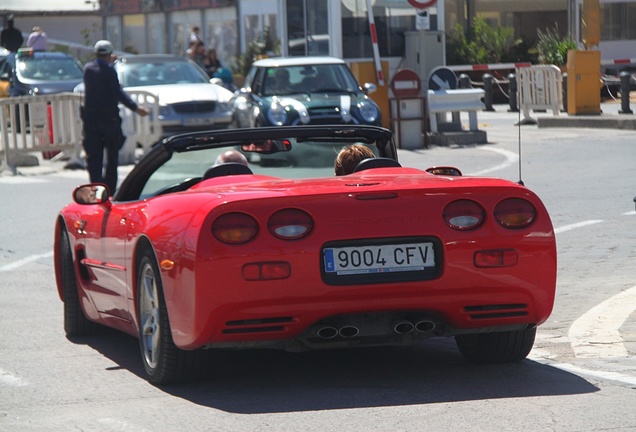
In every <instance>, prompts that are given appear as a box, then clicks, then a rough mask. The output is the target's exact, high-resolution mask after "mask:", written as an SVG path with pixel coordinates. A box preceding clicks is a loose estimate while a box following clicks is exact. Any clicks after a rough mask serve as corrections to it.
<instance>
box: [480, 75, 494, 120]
mask: <svg viewBox="0 0 636 432" xmlns="http://www.w3.org/2000/svg"><path fill="white" fill-rule="evenodd" d="M483 80H484V91H485V92H486V94H485V95H484V105H485V106H486V108H485V109H484V111H494V110H495V109H494V108H493V107H492V92H493V86H492V84H493V81H494V78H493V77H492V75H490V74H484V77H483Z"/></svg>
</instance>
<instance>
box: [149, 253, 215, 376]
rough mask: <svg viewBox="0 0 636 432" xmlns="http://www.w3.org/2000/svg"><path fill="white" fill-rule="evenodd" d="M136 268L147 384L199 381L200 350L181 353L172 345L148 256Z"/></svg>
mask: <svg viewBox="0 0 636 432" xmlns="http://www.w3.org/2000/svg"><path fill="white" fill-rule="evenodd" d="M138 268H139V271H138V275H137V305H138V306H137V307H138V311H137V312H138V319H139V347H140V350H141V359H142V362H143V364H144V369H145V370H146V373H147V374H148V381H150V382H151V383H153V384H176V383H182V382H188V381H192V380H195V379H197V378H200V377H201V376H202V375H203V371H204V367H205V359H206V354H205V352H204V351H203V350H195V351H185V350H182V349H179V348H178V347H177V346H176V345H175V344H174V341H173V340H172V332H171V330H170V321H169V319H168V311H167V308H166V302H165V298H164V294H163V285H162V283H161V277H160V273H159V268H158V266H157V261H156V259H155V258H154V256H153V255H152V253H151V252H149V251H146V253H145V254H144V256H143V257H142V258H141V261H140V262H139V267H138Z"/></svg>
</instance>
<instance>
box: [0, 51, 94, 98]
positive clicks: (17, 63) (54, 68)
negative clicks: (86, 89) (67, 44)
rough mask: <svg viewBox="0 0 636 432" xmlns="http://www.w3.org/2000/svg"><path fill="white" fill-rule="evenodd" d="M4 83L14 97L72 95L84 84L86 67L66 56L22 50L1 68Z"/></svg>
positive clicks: (9, 56) (9, 93)
mask: <svg viewBox="0 0 636 432" xmlns="http://www.w3.org/2000/svg"><path fill="white" fill-rule="evenodd" d="M0 82H1V83H2V84H4V86H5V88H6V89H7V90H6V92H7V93H8V95H9V96H11V97H14V96H26V95H34V96H37V95H47V94H53V93H64V92H72V91H73V89H74V88H75V86H77V84H79V83H81V82H82V64H81V63H80V61H79V60H77V59H76V58H75V57H73V56H71V55H69V54H66V53H62V52H54V51H34V50H33V49H31V48H21V49H20V50H18V52H17V53H15V54H9V55H8V56H7V57H6V59H5V61H4V62H3V63H2V66H0Z"/></svg>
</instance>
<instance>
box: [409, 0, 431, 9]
mask: <svg viewBox="0 0 636 432" xmlns="http://www.w3.org/2000/svg"><path fill="white" fill-rule="evenodd" d="M408 2H409V4H410V5H411V6H413V7H416V8H418V9H427V8H430V7H431V6H433V5H434V4H435V3H437V0H430V1H418V0H408Z"/></svg>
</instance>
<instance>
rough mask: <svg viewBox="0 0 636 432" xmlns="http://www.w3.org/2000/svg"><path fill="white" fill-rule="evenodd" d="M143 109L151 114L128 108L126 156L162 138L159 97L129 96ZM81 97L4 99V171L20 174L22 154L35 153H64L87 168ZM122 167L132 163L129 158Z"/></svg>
mask: <svg viewBox="0 0 636 432" xmlns="http://www.w3.org/2000/svg"><path fill="white" fill-rule="evenodd" d="M129 94H130V95H131V97H132V98H133V99H134V100H136V101H137V103H138V104H139V105H141V106H144V107H146V108H147V109H149V110H150V112H151V114H150V115H149V116H147V117H141V116H138V115H136V114H134V113H132V112H131V111H130V110H128V109H127V108H126V109H125V111H126V112H122V115H123V117H122V120H123V122H122V128H123V129H124V133H125V134H126V136H127V137H128V138H127V141H126V144H125V145H124V148H123V149H122V153H125V152H130V151H131V149H130V148H126V145H127V144H128V145H129V147H132V153H133V155H134V149H135V147H136V145H137V143H139V144H140V145H141V146H142V147H143V149H144V150H147V149H148V148H150V146H151V145H152V144H153V143H155V142H156V141H158V140H159V139H160V138H161V134H162V131H161V125H160V124H159V119H158V114H159V103H158V100H157V98H156V96H155V95H153V94H152V93H148V92H142V91H135V92H129ZM82 99H83V95H82V94H80V93H60V94H54V95H46V96H19V97H13V98H5V99H0V158H1V160H2V164H1V165H0V171H2V170H5V169H11V170H12V171H13V172H14V174H15V173H17V171H16V169H15V166H14V163H13V159H14V158H15V157H16V156H18V155H21V154H27V153H33V152H55V153H57V152H62V153H61V154H63V155H65V156H66V157H68V158H70V161H69V164H79V166H83V165H84V164H83V162H82V159H81V153H82V120H81V118H80V106H81V104H82ZM122 156H124V158H123V159H124V160H121V162H122V163H132V162H133V161H134V159H133V160H128V159H130V158H129V157H127V156H126V155H123V154H122Z"/></svg>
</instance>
